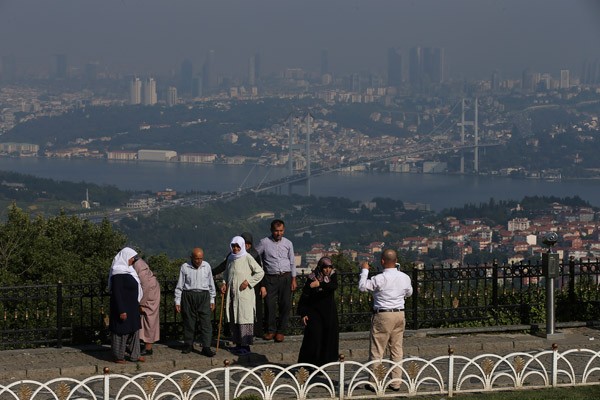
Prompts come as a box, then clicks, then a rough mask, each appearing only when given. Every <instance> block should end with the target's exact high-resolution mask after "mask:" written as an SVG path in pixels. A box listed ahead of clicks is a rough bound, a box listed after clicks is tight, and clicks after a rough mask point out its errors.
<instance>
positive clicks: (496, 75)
mask: <svg viewBox="0 0 600 400" xmlns="http://www.w3.org/2000/svg"><path fill="white" fill-rule="evenodd" d="M490 89H491V90H492V92H495V91H497V90H498V89H500V71H498V70H494V72H492V79H491V82H490Z"/></svg>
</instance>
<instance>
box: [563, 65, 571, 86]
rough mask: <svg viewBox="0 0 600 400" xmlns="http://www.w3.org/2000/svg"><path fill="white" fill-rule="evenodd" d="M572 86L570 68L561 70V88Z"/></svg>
mask: <svg viewBox="0 0 600 400" xmlns="http://www.w3.org/2000/svg"><path fill="white" fill-rule="evenodd" d="M570 87H571V80H570V72H569V70H568V69H561V70H560V88H561V89H568V88H570Z"/></svg>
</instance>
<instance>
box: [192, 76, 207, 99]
mask: <svg viewBox="0 0 600 400" xmlns="http://www.w3.org/2000/svg"><path fill="white" fill-rule="evenodd" d="M203 81H204V80H203V79H202V75H198V76H197V77H195V78H194V82H193V85H192V97H202V96H203V95H204V88H203V87H202V82H203Z"/></svg>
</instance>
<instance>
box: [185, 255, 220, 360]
mask: <svg viewBox="0 0 600 400" xmlns="http://www.w3.org/2000/svg"><path fill="white" fill-rule="evenodd" d="M216 293H217V291H216V289H215V282H214V280H213V276H212V270H211V268H210V264H209V263H207V262H206V261H204V250H202V249H201V248H199V247H197V248H195V249H193V250H192V254H191V257H190V264H188V263H183V264H182V265H181V269H180V271H179V280H178V281H177V286H176V287H175V311H176V312H177V313H181V316H182V319H183V341H184V343H185V347H184V348H183V351H182V353H183V354H188V353H191V352H192V350H193V349H194V337H195V335H196V329H198V330H199V331H200V340H201V343H202V351H201V354H202V355H205V356H206V357H212V356H214V355H215V353H214V352H213V351H212V350H211V348H210V343H211V340H212V322H211V315H210V313H211V311H213V310H214V309H215V296H216Z"/></svg>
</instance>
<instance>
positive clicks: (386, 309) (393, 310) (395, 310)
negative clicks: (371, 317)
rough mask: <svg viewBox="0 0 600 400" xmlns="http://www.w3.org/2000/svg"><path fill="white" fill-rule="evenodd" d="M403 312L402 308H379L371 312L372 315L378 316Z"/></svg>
mask: <svg viewBox="0 0 600 400" xmlns="http://www.w3.org/2000/svg"><path fill="white" fill-rule="evenodd" d="M400 311H404V308H380V309H378V310H373V314H379V313H382V312H400Z"/></svg>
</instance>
